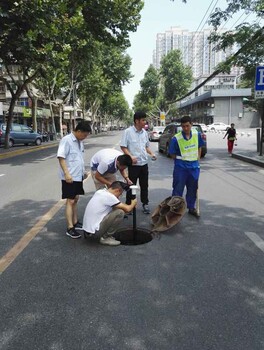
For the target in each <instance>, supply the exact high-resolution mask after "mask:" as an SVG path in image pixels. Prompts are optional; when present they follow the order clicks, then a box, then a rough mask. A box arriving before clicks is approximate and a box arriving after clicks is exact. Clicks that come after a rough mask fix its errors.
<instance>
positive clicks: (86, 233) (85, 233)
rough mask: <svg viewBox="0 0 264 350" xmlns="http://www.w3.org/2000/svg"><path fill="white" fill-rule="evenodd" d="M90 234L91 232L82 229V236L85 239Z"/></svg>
mask: <svg viewBox="0 0 264 350" xmlns="http://www.w3.org/2000/svg"><path fill="white" fill-rule="evenodd" d="M91 235H92V233H90V232H87V231H84V230H83V237H84V238H85V239H86V238H87V237H90V236H91Z"/></svg>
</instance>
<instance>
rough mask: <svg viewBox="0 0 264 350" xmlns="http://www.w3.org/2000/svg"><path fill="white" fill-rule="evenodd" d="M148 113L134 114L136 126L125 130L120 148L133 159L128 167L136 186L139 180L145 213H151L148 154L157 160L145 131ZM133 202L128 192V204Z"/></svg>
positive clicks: (129, 174)
mask: <svg viewBox="0 0 264 350" xmlns="http://www.w3.org/2000/svg"><path fill="white" fill-rule="evenodd" d="M145 125H146V113H145V112H136V113H135V114H134V125H133V126H130V127H129V128H128V129H126V130H125V132H124V134H123V137H122V140H121V143H120V147H121V150H122V151H123V152H124V153H125V154H128V155H129V156H130V157H131V158H132V165H131V166H129V167H128V176H129V179H130V180H131V181H132V182H133V183H134V184H136V183H137V180H139V186H140V200H141V202H142V205H143V212H144V213H145V214H149V213H150V209H149V207H148V203H149V199H148V154H149V155H150V156H151V158H152V159H153V160H156V156H155V154H154V153H153V152H152V151H151V149H150V147H149V139H148V134H147V132H146V130H145ZM130 202H131V191H128V192H127V197H126V203H127V204H130Z"/></svg>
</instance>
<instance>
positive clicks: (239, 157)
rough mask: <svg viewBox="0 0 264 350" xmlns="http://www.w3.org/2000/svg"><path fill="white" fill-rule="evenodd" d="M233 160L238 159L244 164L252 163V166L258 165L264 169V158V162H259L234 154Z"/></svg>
mask: <svg viewBox="0 0 264 350" xmlns="http://www.w3.org/2000/svg"><path fill="white" fill-rule="evenodd" d="M232 158H236V159H239V160H242V161H244V162H247V163H251V164H254V165H257V166H259V167H261V168H264V158H263V160H258V159H256V158H250V157H247V156H244V155H242V154H235V153H233V154H232Z"/></svg>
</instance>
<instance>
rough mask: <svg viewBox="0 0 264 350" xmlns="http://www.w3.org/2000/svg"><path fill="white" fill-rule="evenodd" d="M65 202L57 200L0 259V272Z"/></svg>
mask: <svg viewBox="0 0 264 350" xmlns="http://www.w3.org/2000/svg"><path fill="white" fill-rule="evenodd" d="M64 204H65V200H64V199H61V200H60V201H58V202H57V203H56V204H55V205H54V206H53V207H52V208H51V209H50V210H49V211H48V212H47V213H46V214H45V215H43V216H42V218H41V219H40V220H39V221H38V222H37V223H36V225H35V226H34V227H32V228H31V229H30V230H29V231H28V232H27V233H26V234H25V235H24V236H23V237H22V238H21V239H20V240H19V241H18V242H17V243H16V244H15V245H14V246H13V247H12V248H11V249H10V250H9V251H8V252H7V253H6V254H5V255H4V256H3V257H2V258H1V259H0V274H1V273H3V272H4V271H5V270H6V269H7V268H8V266H9V265H10V264H11V263H12V262H13V261H14V260H15V259H16V258H17V256H18V255H19V254H20V253H21V252H22V251H23V250H24V249H25V248H26V246H27V245H28V244H29V243H30V241H32V239H33V238H34V237H36V235H37V234H38V233H39V231H40V230H42V229H43V227H44V226H45V225H46V224H47V222H48V221H49V220H51V219H52V218H53V216H54V215H55V214H56V213H57V212H58V211H59V210H60V209H61V207H62V206H63V205H64Z"/></svg>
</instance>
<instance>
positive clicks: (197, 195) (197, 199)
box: [196, 188, 200, 215]
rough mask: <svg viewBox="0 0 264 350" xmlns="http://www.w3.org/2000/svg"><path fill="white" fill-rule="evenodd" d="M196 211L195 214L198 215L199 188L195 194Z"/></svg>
mask: <svg viewBox="0 0 264 350" xmlns="http://www.w3.org/2000/svg"><path fill="white" fill-rule="evenodd" d="M196 210H197V213H198V214H199V215H200V201H199V188H197V192H196Z"/></svg>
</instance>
